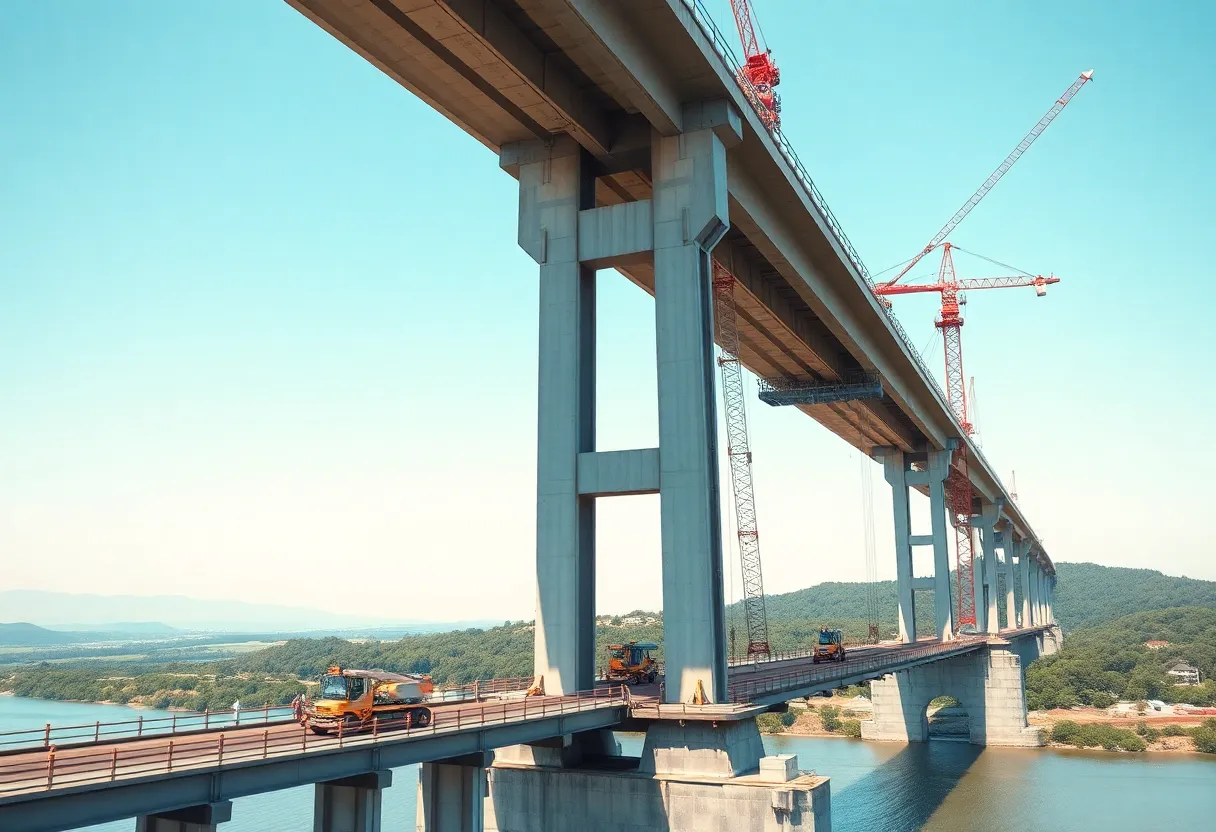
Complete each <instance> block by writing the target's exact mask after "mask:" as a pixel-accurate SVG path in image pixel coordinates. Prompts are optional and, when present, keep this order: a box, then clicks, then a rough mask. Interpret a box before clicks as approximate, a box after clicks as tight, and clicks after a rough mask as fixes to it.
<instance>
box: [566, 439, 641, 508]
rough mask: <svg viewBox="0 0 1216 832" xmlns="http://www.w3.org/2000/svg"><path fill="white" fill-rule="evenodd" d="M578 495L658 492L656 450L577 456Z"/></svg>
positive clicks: (597, 495)
mask: <svg viewBox="0 0 1216 832" xmlns="http://www.w3.org/2000/svg"><path fill="white" fill-rule="evenodd" d="M578 493H579V494H580V495H584V496H592V497H610V496H620V495H624V494H657V493H659V449H658V448H641V449H638V450H631V451H599V452H596V453H582V454H579V455H578Z"/></svg>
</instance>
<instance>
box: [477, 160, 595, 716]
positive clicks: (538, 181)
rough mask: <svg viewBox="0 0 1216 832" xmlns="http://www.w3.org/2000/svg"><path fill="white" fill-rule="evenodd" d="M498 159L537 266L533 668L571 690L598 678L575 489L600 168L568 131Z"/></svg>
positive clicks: (587, 552) (588, 518) (591, 436)
mask: <svg viewBox="0 0 1216 832" xmlns="http://www.w3.org/2000/svg"><path fill="white" fill-rule="evenodd" d="M500 164H501V165H502V166H503V167H504V168H508V169H515V170H517V171H518V178H519V245H520V247H521V248H523V250H524V251H526V252H527V253H528V254H530V255H531V256H532V258H533V259H534V260H535V261H536V262H537V264H538V265H539V267H540V350H539V370H538V376H539V378H538V407H537V448H536V635H535V651H536V652H535V658H534V672H535V673H536V675H538V676H543V677H544V679H545V689H546V691H547V692H548V693H551V694H562V693H572V692H574V691H576V690H582V689H590V688H591V687H592V686H593V685H594V684H595V498H594V497H592V496H589V495H584V494H580V493H579V488H578V467H579V456H580V454H587V453H593V452H594V451H595V271H594V270H593V269H592V268H590V267H588V266H584V265H583V264H581V263H580V262H579V258H578V220H579V213H580V211H581V210H583V209H586V208H589V207H594V199H595V185H594V175H593V173H592V167H591V160H590V157H589V156H588V155H587V154H586V152H585V151H584V150H583V149H582V148H581V147H579V146H578V145H577V144H576V143H575V142H574V141H573V140H571V139H569V138H568V137H563V138H561V139H559V140H557V141H555V142H551V143H545V142H539V141H536V142H521V143H519V144H516V145H509V146H507V147H504V148H503V151H502V153H501V155H500Z"/></svg>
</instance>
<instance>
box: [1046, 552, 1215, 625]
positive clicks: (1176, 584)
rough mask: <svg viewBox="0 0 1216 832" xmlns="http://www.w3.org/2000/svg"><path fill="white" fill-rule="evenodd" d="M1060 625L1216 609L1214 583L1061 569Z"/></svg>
mask: <svg viewBox="0 0 1216 832" xmlns="http://www.w3.org/2000/svg"><path fill="white" fill-rule="evenodd" d="M1056 572H1057V573H1058V575H1059V582H1058V584H1057V586H1056V619H1057V620H1059V621H1060V622H1061V624H1062V625H1063V626H1064V629H1065V630H1066V631H1071V630H1080V629H1082V628H1085V627H1092V626H1094V625H1096V624H1101V623H1103V622H1105V621H1111V620H1113V619H1115V618H1119V617H1121V616H1124V615H1130V614H1132V613H1135V612H1144V611H1146V610H1163V609H1168V608H1171V607H1208V608H1210V609H1216V581H1199V580H1195V579H1194V578H1176V577H1174V576H1172V575H1163V574H1162V573H1160V572H1158V571H1157V570H1155V569H1124V568H1121V567H1117V566H1099V565H1098V564H1096V563H1067V562H1065V563H1057V564H1056Z"/></svg>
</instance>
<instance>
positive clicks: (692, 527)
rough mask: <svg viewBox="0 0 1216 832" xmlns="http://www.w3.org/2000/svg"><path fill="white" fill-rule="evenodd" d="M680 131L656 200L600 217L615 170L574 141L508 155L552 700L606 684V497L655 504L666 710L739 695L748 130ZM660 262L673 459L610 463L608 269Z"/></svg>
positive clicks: (664, 409)
mask: <svg viewBox="0 0 1216 832" xmlns="http://www.w3.org/2000/svg"><path fill="white" fill-rule="evenodd" d="M682 122H683V127H684V132H683V133H681V134H679V135H675V136H664V135H659V134H658V133H653V134H652V135H651V136H650V140H649V141H650V147H649V148H648V149H649V152H650V157H651V165H650V167H651V178H652V180H653V198H652V199H648V200H639V201H635V202H627V203H623V204H618V205H606V206H602V207H596V198H595V184H596V179H597V175H598V173H599V172H600V171H602V170H603V168H602V166H601V165H600V164H599V163H597V162H596V161H595V160H594V159H593V158H592V157H591V156H590V155H589V154H588V153H587V152H586V151H585V150H584V149H583V148H581V147H580V146H579V145H578V144H577V143H576V142H575V141H574V140H573V139H572V138H570V137H569V136H565V135H562V136H558V137H555V138H553V139H552V140H545V141H542V140H530V141H523V142H517V143H514V144H508V145H506V146H504V147H503V148H502V150H501V151H500V155H499V164H500V166H501V167H502V168H503V169H505V170H507V171H509V172H511V173H512V174H514V175H515V176H517V178H518V179H519V237H518V239H519V244H520V247H521V248H523V249H524V251H526V252H527V253H528V254H529V255H531V256H532V258H533V259H534V260H535V261H536V263H537V265H538V266H539V269H540V357H539V371H538V385H539V396H538V428H537V466H536V467H537V497H536V585H537V593H536V597H537V604H536V606H537V609H536V636H535V638H536V651H535V674H536V675H537V676H543V677H544V687H545V691H546V692H547V693H550V694H557V693H571V692H574V691H576V690H586V689H588V688H590V687H592V685H593V684H594V674H595V667H596V656H595V500H596V499H598V498H600V497H608V496H614V495H623V494H655V493H657V494H658V495H659V500H660V509H661V511H660V522H661V536H662V558H663V612H664V619H665V622H666V627H665V630H664V649H665V654H666V667H667V685H666V697H667V700H668V701H669V702H688V701H690V700H691V699H692V698H693V696H694V694H695V693H696V691H697V688H698V687H700V688H701V689H702V691H703V694H704V696H705V698H706V699H707V700H708V701H710V702H724V701H726V698H727V696H726V653H727V650H726V626H725V620H724V615H725V612H724V602H723V589H722V587H723V574H722V540H721V518H720V510H719V499H718V453H717V427H716V424H717V415H716V407H715V398H714V376H715V371H716V367H715V364H714V356H713V347H714V319H713V291H712V271H713V270H712V267H711V260H710V251H711V250H712V249H713V247H714V246H715V245H717V243H718V242H719V241H720V240H721V239H722V237H723V236H724V235H725V234H726V231H727V229H728V228H729V218H728V209H727V185H726V148H727V147H728V146H730V145H733V144H737V143H738V142H739V141H741V139H742V125H741V122H740V115H739V112H738V111H737V110H736V109H735V108H734V106H733V105H731V104H730V103H728V102H727V101H724V100H717V101H706V102H698V103H696V104H690V105H686V106H685V107H684V109H683V119H682ZM635 141H636V142H637V143H638V144H639V147H637V148H634V150H635V151H640V152H645V150H646V149H647V148H645V147H644V144H643V143H644V141H645V139H644V138H642V137H638V138H637V139H635ZM646 264H653V274H654V309H655V347H656V353H657V365H658V416H659V447H658V448H638V449H631V450H622V451H610V452H603V451H597V450H596V442H595V409H596V408H595V386H596V385H595V363H596V362H595V281H596V271H597V270H599V269H607V268H612V267H614V266H621V267H632V268H634V269H638V268H642V267H644V266H645V265H646Z"/></svg>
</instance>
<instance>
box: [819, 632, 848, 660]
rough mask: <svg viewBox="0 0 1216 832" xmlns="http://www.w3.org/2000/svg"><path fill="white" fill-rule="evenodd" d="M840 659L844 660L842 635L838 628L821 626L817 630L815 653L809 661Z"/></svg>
mask: <svg viewBox="0 0 1216 832" xmlns="http://www.w3.org/2000/svg"><path fill="white" fill-rule="evenodd" d="M842 661H844V636H843V635H842V634H841V632H840V630H829V629H828V628H827V627H824V628H822V629H821V630H820V631H819V641H818V643H817V644H816V645H815V655H813V656H811V662H812V663H814V662H842Z"/></svg>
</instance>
